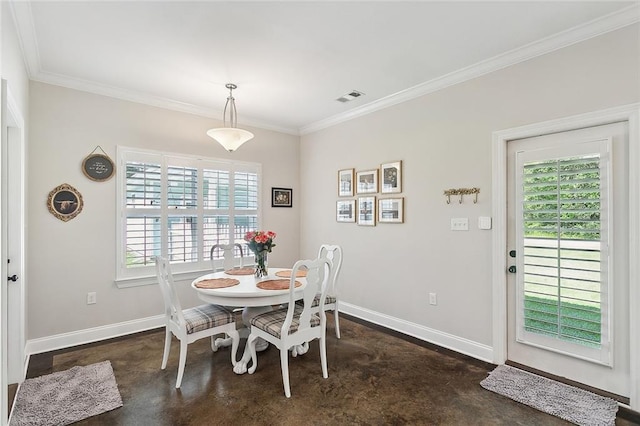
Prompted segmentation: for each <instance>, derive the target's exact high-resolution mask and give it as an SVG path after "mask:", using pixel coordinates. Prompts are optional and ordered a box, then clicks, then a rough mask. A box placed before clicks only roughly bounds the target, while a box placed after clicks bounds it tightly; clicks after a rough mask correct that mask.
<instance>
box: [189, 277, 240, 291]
mask: <svg viewBox="0 0 640 426" xmlns="http://www.w3.org/2000/svg"><path fill="white" fill-rule="evenodd" d="M238 284H240V281H238V280H236V279H235V278H212V279H209V280H202V281H198V282H197V283H196V287H198V288H209V289H211V288H225V287H233V286H234V285H238Z"/></svg>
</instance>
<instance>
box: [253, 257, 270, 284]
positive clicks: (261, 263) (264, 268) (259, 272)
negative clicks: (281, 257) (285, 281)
mask: <svg viewBox="0 0 640 426" xmlns="http://www.w3.org/2000/svg"><path fill="white" fill-rule="evenodd" d="M254 260H255V262H256V271H255V275H256V277H257V278H262V277H266V276H267V275H268V274H269V257H268V256H267V252H266V251H259V252H256V254H255V255H254Z"/></svg>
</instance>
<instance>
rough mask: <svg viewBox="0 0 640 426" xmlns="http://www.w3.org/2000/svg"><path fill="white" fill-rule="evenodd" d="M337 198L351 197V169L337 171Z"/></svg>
mask: <svg viewBox="0 0 640 426" xmlns="http://www.w3.org/2000/svg"><path fill="white" fill-rule="evenodd" d="M338 196H339V197H353V169H344V170H339V171H338Z"/></svg>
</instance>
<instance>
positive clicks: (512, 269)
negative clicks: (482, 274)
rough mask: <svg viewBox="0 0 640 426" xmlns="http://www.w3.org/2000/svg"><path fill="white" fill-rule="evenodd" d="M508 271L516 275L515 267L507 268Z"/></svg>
mask: <svg viewBox="0 0 640 426" xmlns="http://www.w3.org/2000/svg"><path fill="white" fill-rule="evenodd" d="M508 271H509V272H511V273H512V274H515V273H516V265H511V266H509V269H508Z"/></svg>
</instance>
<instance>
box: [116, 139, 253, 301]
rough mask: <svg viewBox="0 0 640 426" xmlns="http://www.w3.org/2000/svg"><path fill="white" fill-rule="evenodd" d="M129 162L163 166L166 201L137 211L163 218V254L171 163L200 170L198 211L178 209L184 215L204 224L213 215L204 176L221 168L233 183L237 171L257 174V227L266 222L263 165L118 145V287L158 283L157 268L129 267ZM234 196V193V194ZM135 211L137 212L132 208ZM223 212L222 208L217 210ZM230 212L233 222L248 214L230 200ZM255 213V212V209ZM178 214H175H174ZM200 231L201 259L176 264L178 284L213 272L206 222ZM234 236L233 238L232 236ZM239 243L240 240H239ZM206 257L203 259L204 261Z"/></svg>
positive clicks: (166, 234) (150, 266) (166, 231)
mask: <svg viewBox="0 0 640 426" xmlns="http://www.w3.org/2000/svg"><path fill="white" fill-rule="evenodd" d="M127 161H144V162H151V163H153V162H156V163H159V164H160V167H161V193H162V195H161V197H162V200H163V202H162V203H161V207H160V209H145V208H144V207H142V208H137V209H135V210H136V211H137V212H140V214H141V215H144V214H146V213H147V212H144V211H143V210H148V212H151V211H154V213H155V212H158V214H159V215H160V218H161V220H162V221H163V223H162V234H161V250H162V252H163V254H166V250H167V238H168V229H167V225H166V223H164V221H166V219H167V218H168V217H169V216H171V214H170V213H169V210H173V209H169V206H168V205H167V202H166V199H167V182H168V179H167V170H168V163H169V162H170V163H171V166H185V167H196V168H197V169H198V197H197V206H196V207H195V208H185V209H178V210H179V212H180V213H181V214H184V215H187V214H192V213H193V214H195V215H196V216H197V217H198V220H200V221H202V219H203V218H204V216H205V215H206V214H207V212H211V211H212V209H205V208H204V204H203V202H204V194H203V193H202V188H203V182H204V176H203V173H202V172H201V171H202V170H203V169H204V168H211V167H212V166H213V167H220V169H221V170H228V171H229V172H230V180H231V181H233V180H234V179H233V177H234V174H235V173H237V172H240V173H256V174H257V176H258V182H257V207H256V209H255V215H256V217H257V226H258V227H259V226H260V224H261V223H262V209H263V196H262V164H261V163H254V162H247V161H233V160H227V159H220V158H215V157H204V156H201V155H189V154H182V153H174V152H166V151H158V150H150V149H143V148H132V147H127V146H121V145H118V146H116V164H117V170H116V185H117V186H116V203H115V204H116V253H115V256H116V259H115V260H116V261H115V269H116V271H115V279H114V283H115V284H116V286H117V287H118V288H129V287H136V286H144V285H150V284H156V283H157V280H156V276H155V269H154V266H153V265H149V266H142V267H140V268H126V250H124V244H125V240H126V229H125V222H126V217H127V216H128V215H127V205H126V199H125V197H126V182H127V179H126V172H125V171H126V164H127ZM232 194H233V192H232ZM130 210H133V209H130ZM216 210H219V209H216ZM224 210H225V211H228V214H229V217H230V219H231V218H232V217H233V216H235V215H238V213H239V212H241V214H242V213H246V210H236V209H235V206H234V203H233V199H230V206H229V208H228V209H224ZM251 211H252V212H253V211H254V210H253V209H252V210H251ZM175 213H177V212H174V215H175ZM199 226H200V228H199V232H198V236H197V244H198V249H197V250H198V260H197V261H196V262H187V263H185V264H182V263H176V264H173V265H172V266H173V270H174V276H175V278H176V281H179V280H187V279H194V278H196V277H197V276H200V275H202V273H203V272H209V271H210V260H209V259H208V258H207V257H205V255H204V254H203V253H202V254H201V252H202V250H203V247H204V245H203V240H204V233H203V228H202V226H203V223H199ZM230 237H232V235H230ZM236 242H239V241H236ZM200 256H202V258H200Z"/></svg>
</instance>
